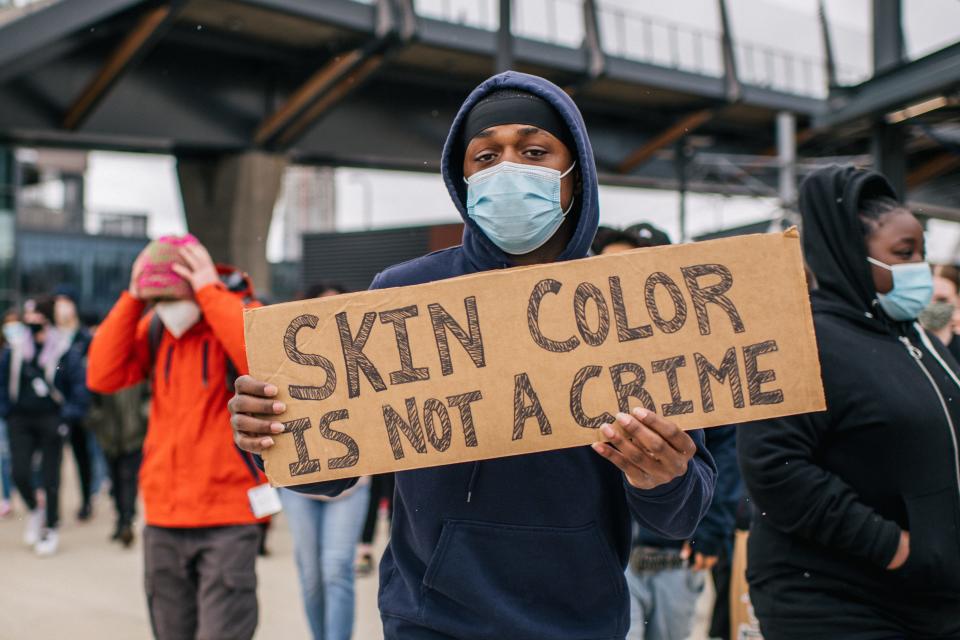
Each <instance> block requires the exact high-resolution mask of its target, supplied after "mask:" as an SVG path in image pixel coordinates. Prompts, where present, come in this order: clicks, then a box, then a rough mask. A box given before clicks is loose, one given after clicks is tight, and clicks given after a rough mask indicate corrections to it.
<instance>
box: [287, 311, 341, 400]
mask: <svg viewBox="0 0 960 640" xmlns="http://www.w3.org/2000/svg"><path fill="white" fill-rule="evenodd" d="M319 322H320V319H319V318H318V317H317V316H313V315H309V314H304V315H302V316H297V317H296V318H294V319H293V320H292V321H291V322H290V324H289V325H288V326H287V330H286V332H285V333H284V334H283V350H284V352H286V354H287V358H289V359H290V360H291V361H293V362H296V363H297V364H302V365H306V366H308V367H320V368H321V369H323V372H324V374H325V375H326V378H325V380H324V383H323V386H322V387H315V386H305V385H298V384H291V385H289V387H288V391H289V393H290V397H291V398H296V399H297V400H326V399H327V398H329V397H330V395H331V394H333V392H334V390H335V389H336V388H337V372H336V370H334V368H333V363H332V362H330V361H329V360H327V359H326V358H324V357H323V356H319V355H317V354H314V353H303V352H302V351H300V349H299V348H297V334H298V333H299V332H300V329H302V328H304V327H310V328H311V329H316V328H317V324H318V323H319Z"/></svg>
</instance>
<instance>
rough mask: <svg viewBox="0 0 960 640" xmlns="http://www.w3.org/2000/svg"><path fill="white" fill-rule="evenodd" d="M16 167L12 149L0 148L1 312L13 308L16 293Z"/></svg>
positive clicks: (15, 301)
mask: <svg viewBox="0 0 960 640" xmlns="http://www.w3.org/2000/svg"><path fill="white" fill-rule="evenodd" d="M17 182H18V180H17V167H16V156H15V155H14V152H13V148H12V147H4V146H0V311H2V310H4V309H7V308H9V307H12V306H14V305H15V304H16V303H17V302H18V300H17V293H16V287H15V284H14V283H15V282H16V236H17V232H16V214H17V198H16V195H17Z"/></svg>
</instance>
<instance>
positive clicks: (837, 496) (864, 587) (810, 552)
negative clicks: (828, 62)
mask: <svg viewBox="0 0 960 640" xmlns="http://www.w3.org/2000/svg"><path fill="white" fill-rule="evenodd" d="M876 196H894V192H893V190H892V188H891V187H890V185H889V183H887V181H886V180H885V179H884V178H883V177H882V176H880V175H879V174H876V173H871V172H867V171H863V170H857V169H854V168H852V167H844V168H841V167H830V168H827V169H824V170H821V171H818V172H817V173H815V174H813V175H811V176H810V177H809V178H808V179H807V180H806V181H805V182H804V184H803V185H802V186H801V196H800V209H801V212H802V215H803V248H804V254H805V257H806V260H807V263H808V265H809V266H810V268H811V270H812V271H813V274H814V276H815V277H816V280H817V283H818V290H817V291H815V292H814V293H813V294H812V296H811V298H812V302H813V312H814V313H813V318H814V326H815V330H816V336H817V342H818V347H819V352H820V362H821V367H822V375H823V385H824V391H825V394H826V401H827V411H825V412H822V413H811V414H804V415H797V416H790V417H786V418H780V419H777V420H766V421H761V422H757V423H752V424H749V425H744V426H743V427H742V428H741V429H740V430H739V434H738V440H739V442H738V450H739V459H740V466H741V469H742V472H743V479H744V482H745V483H746V486H747V489H748V491H749V494H750V496H751V498H752V499H753V501H754V503H755V507H756V510H755V514H756V519H755V522H754V525H753V529H752V532H751V537H750V548H749V560H748V572H747V577H748V580H749V582H750V584H751V589H754V588H757V587H760V588H761V589H762V590H763V591H764V592H765V593H767V594H769V595H770V596H771V597H770V598H768V599H767V602H769V603H771V604H770V607H767V608H768V609H772V610H767V611H764V610H763V608H764V607H763V606H758V607H757V614H758V617H760V620H761V624H762V623H763V620H764V616H765V615H768V616H773V617H775V618H776V619H777V620H781V621H783V620H793V619H797V620H800V621H806V622H803V626H804V628H806V629H807V631H811V632H813V631H818V630H822V631H827V630H829V629H830V628H831V627H830V624H831V622H830V620H831V619H832V618H835V617H836V616H843V615H844V611H849V609H848V608H847V607H854V608H859V609H860V610H861V611H862V610H863V609H864V608H866V609H867V610H868V611H871V612H875V613H876V616H877V618H876V619H877V620H882V621H885V622H886V624H887V626H888V627H889V628H894V629H899V630H900V631H902V632H903V633H905V634H906V636H907V637H910V638H921V637H937V638H946V637H949V638H954V637H960V458H958V451H957V440H958V433H957V426H958V425H960V385H958V383H957V381H956V379H955V378H954V377H952V375H951V372H950V370H949V369H948V368H947V367H946V366H945V365H944V363H943V362H941V361H940V359H938V357H937V356H939V357H940V358H943V359H945V360H946V356H945V353H946V352H945V351H944V350H943V349H942V348H941V347H940V345H939V344H936V346H934V343H936V341H935V340H933V341H931V340H930V339H929V338H927V337H926V336H921V335H920V333H919V332H918V331H917V327H918V325H916V324H914V323H911V322H895V321H893V320H890V319H889V318H888V317H886V316H885V315H884V314H883V312H882V310H881V309H880V308H879V305H878V304H877V302H876V296H877V294H876V290H875V288H874V285H873V279H872V277H871V272H870V268H869V263H868V262H867V253H866V244H865V241H864V238H863V231H862V227H861V222H860V219H859V216H858V213H859V211H860V209H861V206H860V205H861V203H862V202H863V201H864V200H866V199H868V198H871V197H876ZM901 530H908V531H909V532H910V555H909V558H908V560H907V562H906V564H905V565H904V566H903V567H902V568H900V569H898V570H894V571H889V570H887V569H886V567H887V565H888V564H889V563H890V561H891V560H892V559H893V556H894V554H895V552H896V550H897V545H898V542H899V538H900V532H901ZM804 593H811V594H812V593H816V594H817V595H818V598H817V599H818V601H819V602H822V603H823V602H827V603H830V600H833V602H832V603H830V607H829V609H830V610H829V611H827V610H824V611H823V614H824V615H823V616H822V617H818V616H816V615H811V614H812V613H813V614H815V613H816V612H812V611H810V609H809V607H806V608H805V606H806V605H805V603H804V600H803V595H802V594H804ZM824 596H826V597H825V599H824ZM755 600H756V598H755ZM808 603H809V599H808V600H807V604H808ZM756 604H758V603H757V602H755V605H756ZM825 608H826V605H825ZM808 625H812V626H809V628H808ZM819 625H823V626H819ZM844 637H858V638H868V637H875V636H872V635H869V634H868V633H867V632H866V631H865V632H864V634H862V635H857V636H847V635H844Z"/></svg>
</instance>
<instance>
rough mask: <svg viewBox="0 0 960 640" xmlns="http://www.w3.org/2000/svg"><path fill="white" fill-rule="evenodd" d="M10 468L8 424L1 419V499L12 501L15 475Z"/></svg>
mask: <svg viewBox="0 0 960 640" xmlns="http://www.w3.org/2000/svg"><path fill="white" fill-rule="evenodd" d="M10 469H11V467H10V437H9V436H8V435H7V422H6V421H5V420H4V419H3V418H0V498H2V499H3V500H10V493H11V492H12V491H13V475H12V472H11V470H10Z"/></svg>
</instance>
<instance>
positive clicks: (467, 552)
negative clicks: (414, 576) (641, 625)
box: [420, 520, 627, 640]
mask: <svg viewBox="0 0 960 640" xmlns="http://www.w3.org/2000/svg"><path fill="white" fill-rule="evenodd" d="M421 595H422V600H421V606H420V618H421V620H423V621H429V623H430V626H431V627H433V628H435V629H440V630H443V631H445V632H447V633H450V634H451V635H454V636H456V637H458V638H490V637H502V638H513V639H516V640H521V639H523V638H559V637H569V638H612V637H622V635H623V633H625V632H626V627H627V621H626V620H620V617H621V616H622V617H624V618H625V617H626V615H625V614H626V612H627V606H626V594H625V584H624V576H623V569H622V568H621V567H620V564H619V563H618V562H617V560H616V557H615V555H614V553H613V550H612V549H611V547H610V545H609V543H607V541H606V540H605V538H604V536H603V535H602V534H601V532H600V530H599V529H598V528H597V526H596V524H594V523H590V524H587V525H585V526H581V527H572V528H567V527H527V526H513V525H499V524H491V523H482V522H471V521H462V520H448V521H445V522H444V526H443V530H442V533H441V535H440V540H439V543H438V545H437V549H436V551H435V552H434V554H433V557H432V558H431V559H430V563H429V565H428V566H427V570H426V573H425V575H424V577H423V586H422V594H421ZM618 634H619V635H618Z"/></svg>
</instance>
